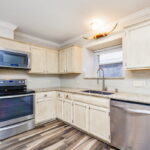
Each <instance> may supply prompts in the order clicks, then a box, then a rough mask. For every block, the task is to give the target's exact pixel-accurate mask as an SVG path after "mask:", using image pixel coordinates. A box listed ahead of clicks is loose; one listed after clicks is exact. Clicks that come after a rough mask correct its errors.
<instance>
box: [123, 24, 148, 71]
mask: <svg viewBox="0 0 150 150" xmlns="http://www.w3.org/2000/svg"><path fill="white" fill-rule="evenodd" d="M125 42H126V46H125V50H126V66H127V68H128V69H146V68H149V69H150V59H149V56H150V22H146V23H143V24H140V25H137V26H134V27H131V28H129V29H127V30H126V37H125Z"/></svg>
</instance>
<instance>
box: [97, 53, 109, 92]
mask: <svg viewBox="0 0 150 150" xmlns="http://www.w3.org/2000/svg"><path fill="white" fill-rule="evenodd" d="M100 71H101V72H102V90H103V91H106V90H107V88H106V87H105V74H104V69H103V68H102V67H101V65H100V56H99V55H98V69H97V84H99V78H100Z"/></svg>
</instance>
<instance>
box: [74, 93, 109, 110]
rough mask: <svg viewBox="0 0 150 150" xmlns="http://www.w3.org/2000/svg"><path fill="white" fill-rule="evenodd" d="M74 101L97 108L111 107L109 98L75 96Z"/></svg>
mask: <svg viewBox="0 0 150 150" xmlns="http://www.w3.org/2000/svg"><path fill="white" fill-rule="evenodd" d="M72 99H73V100H76V101H79V102H83V103H87V104H91V105H95V106H100V107H106V108H109V107H110V99H108V98H103V97H94V96H85V95H79V94H73V95H72Z"/></svg>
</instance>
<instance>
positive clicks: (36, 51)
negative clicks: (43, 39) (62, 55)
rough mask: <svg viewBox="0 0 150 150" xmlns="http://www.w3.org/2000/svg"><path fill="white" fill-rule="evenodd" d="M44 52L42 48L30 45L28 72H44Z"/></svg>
mask: <svg viewBox="0 0 150 150" xmlns="http://www.w3.org/2000/svg"><path fill="white" fill-rule="evenodd" d="M46 72H47V71H46V53H45V50H44V49H43V48H40V47H34V46H32V47H31V70H30V71H29V73H46Z"/></svg>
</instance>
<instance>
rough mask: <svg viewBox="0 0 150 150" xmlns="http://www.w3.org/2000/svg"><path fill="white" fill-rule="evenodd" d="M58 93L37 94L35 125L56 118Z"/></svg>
mask: <svg viewBox="0 0 150 150" xmlns="http://www.w3.org/2000/svg"><path fill="white" fill-rule="evenodd" d="M55 100H56V92H54V91H53V92H41V93H36V94H35V123H36V124H39V123H44V122H47V121H49V120H51V119H54V118H56V112H55V111H56V110H55Z"/></svg>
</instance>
